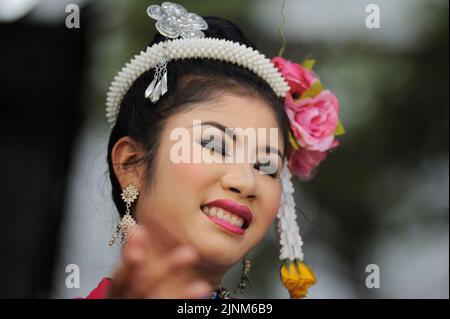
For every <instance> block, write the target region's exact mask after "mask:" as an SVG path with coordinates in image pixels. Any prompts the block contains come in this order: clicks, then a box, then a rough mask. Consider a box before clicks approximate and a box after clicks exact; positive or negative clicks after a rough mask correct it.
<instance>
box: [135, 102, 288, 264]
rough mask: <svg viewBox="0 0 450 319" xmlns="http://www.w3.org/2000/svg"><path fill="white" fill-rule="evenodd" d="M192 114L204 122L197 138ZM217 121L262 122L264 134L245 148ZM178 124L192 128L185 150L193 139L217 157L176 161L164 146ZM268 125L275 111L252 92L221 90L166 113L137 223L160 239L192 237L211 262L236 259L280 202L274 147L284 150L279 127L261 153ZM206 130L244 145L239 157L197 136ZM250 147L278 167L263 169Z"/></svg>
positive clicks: (245, 125) (246, 125)
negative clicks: (239, 93) (269, 148)
mask: <svg viewBox="0 0 450 319" xmlns="http://www.w3.org/2000/svg"><path fill="white" fill-rule="evenodd" d="M194 120H201V122H202V123H203V124H202V127H201V132H202V136H201V139H200V140H196V139H195V134H194V129H195V127H192V125H193V121H194ZM206 122H209V123H212V124H208V125H206V124H204V123H206ZM217 123H218V124H221V125H222V126H224V127H229V128H235V129H236V128H241V129H243V130H245V129H255V130H257V129H258V128H261V129H265V130H266V131H267V134H266V138H262V137H261V136H259V135H258V132H257V137H258V139H257V140H256V142H257V144H256V147H255V148H253V147H251V148H248V147H247V146H248V141H247V139H240V138H239V136H237V137H236V140H233V138H231V137H230V136H228V135H227V134H225V133H224V132H223V131H222V129H220V128H219V127H220V125H217ZM177 128H186V129H187V130H188V132H190V135H191V138H192V139H191V151H192V149H195V146H194V145H195V143H197V144H196V145H197V146H198V147H199V149H200V152H203V153H204V154H208V155H210V156H212V158H215V159H216V160H217V162H215V163H205V162H200V163H174V161H173V160H172V159H171V155H170V154H171V149H172V147H173V146H174V144H175V143H176V142H177V141H176V140H171V139H170V134H171V132H172V131H173V130H174V129H177ZM270 128H275V129H278V130H279V125H278V123H277V121H276V118H275V116H274V114H273V111H272V110H271V109H270V107H269V106H268V105H267V104H266V103H265V102H264V101H263V100H262V99H258V98H255V97H251V96H237V95H232V94H223V95H220V96H219V97H217V98H216V99H214V102H213V103H205V104H202V105H199V106H196V107H194V108H192V109H189V111H187V112H184V113H180V114H176V115H174V116H172V117H170V118H169V120H168V121H167V122H166V125H165V127H164V129H163V132H162V135H161V139H160V145H159V147H158V151H157V155H156V159H155V160H156V162H155V166H154V169H153V170H152V171H151V172H150V174H154V175H153V176H152V180H153V183H154V184H153V185H152V186H151V187H147V188H145V189H141V195H140V198H139V200H138V201H137V206H136V210H135V216H136V219H137V221H138V223H140V224H142V225H143V226H144V227H146V228H147V229H148V231H149V233H151V234H153V235H154V238H157V240H158V241H159V242H160V244H161V245H162V246H165V245H166V246H167V247H170V245H171V244H173V243H187V244H190V245H192V246H193V247H194V248H196V249H197V250H198V252H199V253H200V256H202V257H203V260H205V261H206V262H208V263H210V264H213V265H215V266H217V267H221V268H228V267H230V266H232V265H233V264H234V263H236V262H237V261H239V260H240V259H241V258H242V257H243V256H244V255H245V254H246V253H247V252H248V251H250V250H251V249H252V248H253V247H255V246H256V245H257V244H258V243H259V242H260V241H261V240H262V238H263V237H264V235H265V234H266V232H267V230H268V228H269V227H270V225H271V223H272V222H273V220H274V218H275V217H276V214H277V211H278V208H279V203H280V196H281V184H280V179H279V178H278V175H279V173H280V170H281V167H282V158H281V157H280V156H279V155H278V154H277V150H278V151H279V152H280V153H281V154H283V149H284V145H283V138H282V134H281V131H280V130H279V131H278V139H277V142H278V143H277V145H275V147H276V149H273V150H272V151H273V152H270V153H266V146H269V142H270V139H269V133H268V131H269V129H270ZM206 131H207V132H208V139H209V138H210V135H213V136H214V139H215V140H217V139H218V138H220V139H221V140H222V141H223V142H224V144H225V147H232V146H233V145H241V146H244V147H243V149H244V151H243V152H244V159H245V160H244V161H243V162H236V161H232V163H228V162H225V157H227V155H223V154H222V153H221V152H220V151H217V149H216V150H215V151H213V150H211V149H209V148H207V147H205V144H204V143H203V144H202V139H203V138H204V137H205V133H206ZM240 143H241V144H240ZM272 144H273V143H271V146H272ZM235 154H236V153H235ZM255 155H256V156H261V157H256V158H257V159H267V160H270V161H271V163H272V164H274V167H275V168H276V172H275V174H261V173H260V170H261V167H259V166H258V165H255V162H251V161H250V160H249V159H250V158H251V157H252V156H255ZM221 159H223V160H222V161H221ZM218 200H219V201H218ZM219 207H221V208H219ZM230 213H231V214H230ZM227 215H228V216H227Z"/></svg>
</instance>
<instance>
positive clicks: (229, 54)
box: [106, 38, 289, 126]
mask: <svg viewBox="0 0 450 319" xmlns="http://www.w3.org/2000/svg"><path fill="white" fill-rule="evenodd" d="M163 56H165V57H166V58H168V59H169V61H170V60H177V59H189V58H199V59H202V58H209V59H215V60H221V61H226V62H231V63H235V64H237V65H240V66H242V67H245V68H247V69H249V70H251V71H253V72H254V73H256V74H257V75H258V76H260V77H261V78H262V79H264V80H265V81H266V82H267V83H268V84H269V85H270V86H271V87H272V89H273V90H274V92H275V93H276V94H277V96H279V97H284V96H285V95H286V92H288V91H289V85H288V84H287V82H286V81H285V79H284V78H283V76H282V75H281V74H280V72H279V71H278V69H277V68H276V67H275V66H274V64H273V63H272V62H271V61H270V59H268V58H266V57H265V56H264V55H263V54H261V53H259V52H258V51H257V50H254V49H253V48H249V47H247V46H245V45H243V44H240V43H238V42H233V41H229V40H224V39H215V38H191V39H175V40H169V41H166V42H163V43H157V44H154V45H153V46H151V47H147V50H146V51H141V53H140V54H139V55H135V56H134V58H133V59H132V60H131V61H130V62H129V63H127V64H125V66H124V67H123V68H122V70H121V71H120V72H119V73H118V74H117V75H116V76H115V77H114V81H113V82H112V83H111V85H110V87H109V90H108V93H107V100H106V117H107V119H108V122H109V123H110V125H111V126H114V123H115V121H116V118H117V115H118V113H119V108H120V103H121V102H122V99H123V97H124V95H125V93H126V92H127V91H128V89H129V88H130V87H131V85H132V83H133V82H134V81H135V80H136V79H137V78H138V77H139V76H140V75H141V74H142V73H144V72H146V71H148V70H150V69H152V68H154V67H155V65H156V64H157V63H158V62H159V61H161V59H162V57H163ZM169 63H170V62H169Z"/></svg>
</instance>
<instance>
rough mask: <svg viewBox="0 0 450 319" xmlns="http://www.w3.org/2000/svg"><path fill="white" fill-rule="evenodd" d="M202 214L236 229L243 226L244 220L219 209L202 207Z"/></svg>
mask: <svg viewBox="0 0 450 319" xmlns="http://www.w3.org/2000/svg"><path fill="white" fill-rule="evenodd" d="M203 212H204V213H205V214H208V215H210V216H214V217H217V218H220V219H222V220H224V221H226V222H227V223H230V224H232V225H234V226H236V227H242V225H244V219H242V218H241V217H239V216H236V215H234V214H232V213H229V212H228V211H225V210H223V209H222V208H219V207H204V208H203Z"/></svg>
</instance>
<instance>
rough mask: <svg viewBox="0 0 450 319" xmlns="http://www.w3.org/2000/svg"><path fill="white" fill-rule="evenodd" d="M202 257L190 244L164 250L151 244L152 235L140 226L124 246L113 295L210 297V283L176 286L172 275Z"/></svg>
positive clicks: (113, 285)
mask: <svg viewBox="0 0 450 319" xmlns="http://www.w3.org/2000/svg"><path fill="white" fill-rule="evenodd" d="M198 260H199V256H198V253H196V251H195V250H194V249H192V248H190V247H187V246H182V247H181V246H180V247H178V248H176V249H174V250H172V251H168V252H167V253H165V254H162V255H160V254H157V253H156V252H155V251H153V250H152V249H151V248H150V241H149V235H148V233H147V231H146V230H145V229H144V228H143V227H142V226H137V227H136V228H135V229H134V230H133V231H132V233H130V236H129V237H128V241H127V243H126V244H125V245H124V247H123V249H122V260H121V262H120V264H119V266H118V268H117V269H116V271H115V274H114V276H113V280H112V285H111V289H110V292H109V297H110V298H177V299H178V298H180V299H185V298H208V296H209V295H210V293H211V290H212V288H211V286H210V284H209V283H207V282H206V281H200V280H196V281H193V282H191V283H189V284H187V285H186V286H185V287H183V288H181V289H180V288H178V289H177V288H174V285H172V284H171V283H173V277H172V275H173V274H174V273H176V272H177V271H180V270H186V268H187V267H192V266H194V265H195V264H196V263H197V262H198Z"/></svg>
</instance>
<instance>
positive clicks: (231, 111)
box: [167, 94, 281, 133]
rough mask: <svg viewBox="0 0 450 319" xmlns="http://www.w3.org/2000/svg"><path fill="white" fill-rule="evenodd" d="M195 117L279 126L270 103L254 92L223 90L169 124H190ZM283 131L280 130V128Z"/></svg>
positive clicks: (231, 124) (234, 125) (229, 124)
mask: <svg viewBox="0 0 450 319" xmlns="http://www.w3.org/2000/svg"><path fill="white" fill-rule="evenodd" d="M193 120H202V121H216V122H219V123H221V124H223V125H224V126H226V127H230V128H242V129H247V128H254V129H258V128H267V129H269V128H278V129H279V126H278V122H277V120H276V118H275V114H274V113H273V111H272V109H271V107H270V106H269V105H268V104H267V103H266V102H265V101H264V100H262V99H260V98H256V97H252V96H237V95H234V94H222V95H219V96H217V97H215V98H214V99H212V100H210V101H208V102H205V103H201V104H198V105H195V106H194V107H192V108H189V110H187V111H186V112H183V113H180V114H177V115H175V116H173V117H172V118H170V119H169V121H168V123H167V126H168V127H187V126H189V125H192V121H193ZM280 133H281V132H280Z"/></svg>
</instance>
